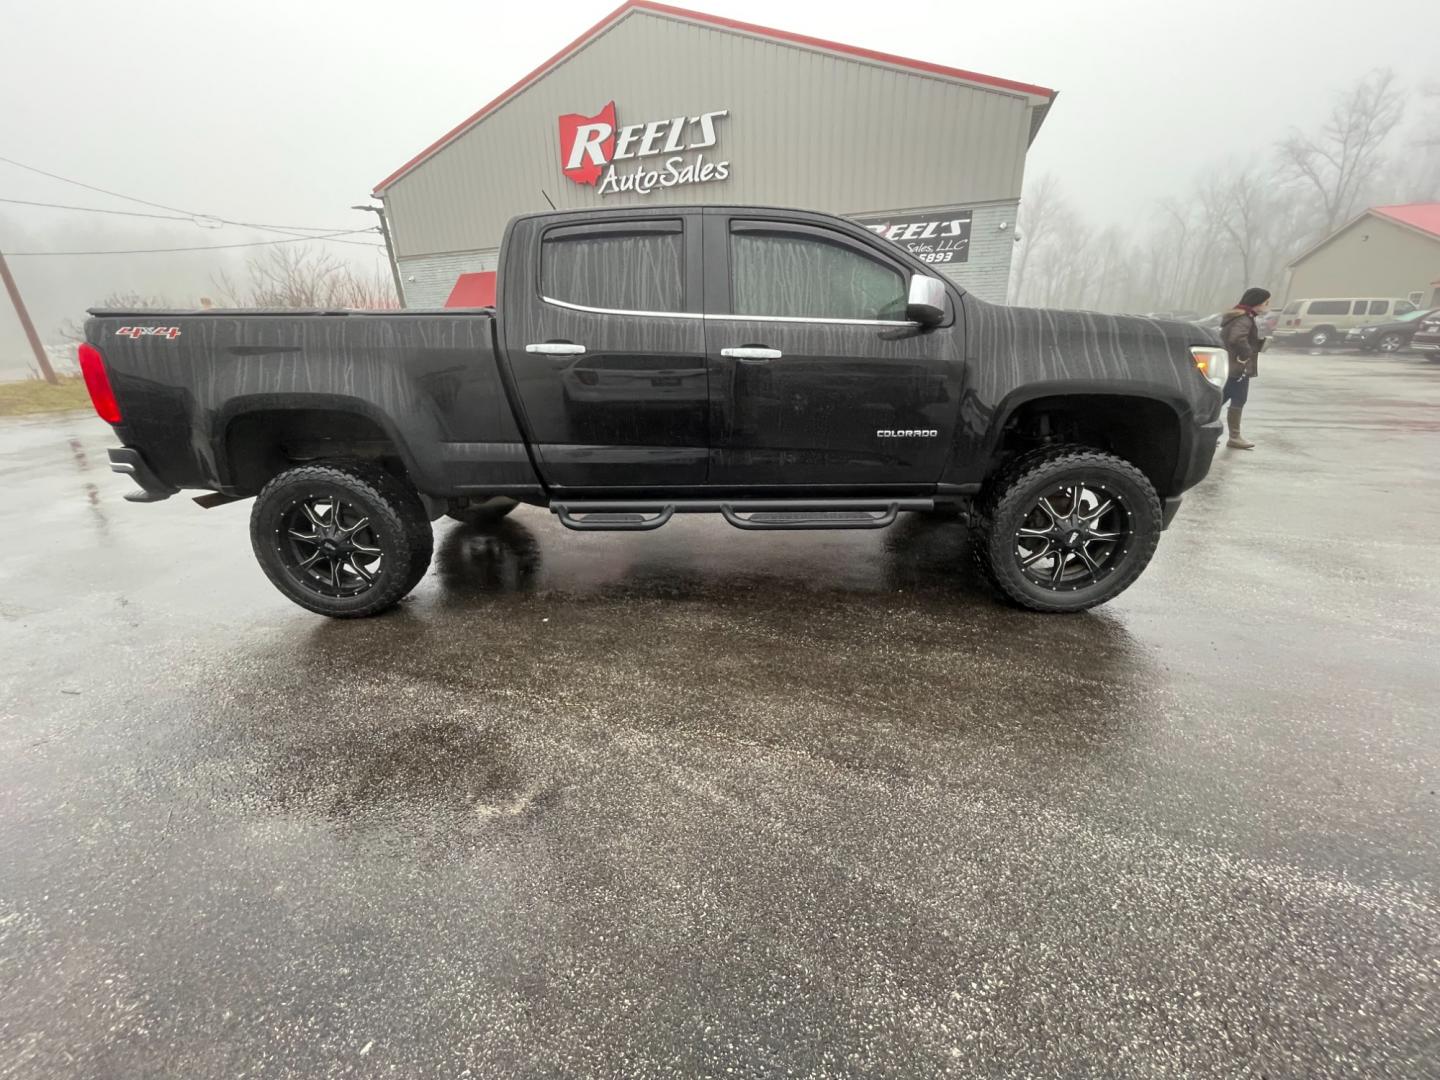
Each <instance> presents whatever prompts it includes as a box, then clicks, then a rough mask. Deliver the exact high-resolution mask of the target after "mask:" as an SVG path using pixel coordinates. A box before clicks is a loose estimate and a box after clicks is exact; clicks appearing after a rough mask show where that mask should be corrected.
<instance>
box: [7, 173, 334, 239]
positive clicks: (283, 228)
mask: <svg viewBox="0 0 1440 1080" xmlns="http://www.w3.org/2000/svg"><path fill="white" fill-rule="evenodd" d="M0 161H3V162H5V164H7V165H14V166H15V167H16V168H17V169H24V170H25V171H26V172H32V173H37V174H39V175H40V176H48V177H49V178H50V179H52V180H59V181H60V182H61V183H63V184H74V185H75V186H76V187H82V188H85V189H86V190H87V191H97V192H99V193H100V194H101V195H109V196H111V197H112V198H116V199H124V200H125V201H126V202H133V203H139V204H140V205H141V206H149V207H151V208H152V209H155V210H169V211H170V212H171V213H173V214H183V215H184V216H185V217H186V218H192V219H193V218H206V219H208V220H210V221H218V222H220V223H221V224H222V225H237V226H240V227H241V228H246V229H261V230H263V231H265V232H278V233H282V234H295V233H301V232H328V233H332V234H334V235H340V234H341V233H342V232H344V231H345V230H337V229H331V228H326V227H325V226H323V225H266V224H261V223H259V222H254V221H232V220H231V219H229V218H223V217H219V216H218V215H215V214H202V213H199V212H198V211H194V210H185V209H182V208H181V207H178V206H166V205H165V204H164V203H157V202H151V201H150V200H149V199H141V198H139V197H137V196H135V195H125V194H123V193H121V192H119V191H111V190H110V189H109V188H102V187H96V186H95V185H94V184H87V183H85V182H84V181H83V180H72V179H71V178H70V177H68V176H61V175H60V174H59V173H52V172H48V171H46V170H45V169H40V168H36V167H35V166H34V165H26V164H25V163H24V162H23V161H16V160H15V159H14V158H8V157H3V156H0ZM6 201H18V200H6ZM102 212H103V211H102ZM112 212H116V213H118V212H119V211H112Z"/></svg>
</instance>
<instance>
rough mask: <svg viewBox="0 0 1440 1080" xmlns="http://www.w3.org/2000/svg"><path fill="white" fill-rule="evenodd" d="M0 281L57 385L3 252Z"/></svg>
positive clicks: (39, 359)
mask: <svg viewBox="0 0 1440 1080" xmlns="http://www.w3.org/2000/svg"><path fill="white" fill-rule="evenodd" d="M382 220H383V219H382ZM0 280H3V281H4V282H5V291H6V292H7V293H9V294H10V302H11V303H12V304H14V305H15V314H16V315H18V316H19V317H20V325H21V327H22V328H23V329H24V330H25V336H26V337H27V338H29V339H30V348H32V349H34V350H35V363H36V364H38V365H39V366H40V374H41V375H43V376H45V381H46V382H48V383H58V382H59V381H60V378H59V376H57V375H56V374H55V369H54V368H52V367H51V366H50V358H49V357H48V356H46V355H45V346H43V345H41V344H40V335H39V334H37V333H35V324H34V323H33V322H31V321H30V312H28V311H26V310H25V301H24V300H22V299H20V286H18V285H16V284H15V279H14V278H13V277H11V276H10V266H9V264H7V263H6V262H5V252H3V251H0Z"/></svg>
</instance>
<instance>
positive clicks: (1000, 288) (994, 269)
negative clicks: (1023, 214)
mask: <svg viewBox="0 0 1440 1080" xmlns="http://www.w3.org/2000/svg"><path fill="white" fill-rule="evenodd" d="M1019 207H1020V203H1019V202H1018V201H1014V202H999V203H986V204H985V205H984V206H977V207H975V208H974V211H973V214H974V216H973V217H972V219H971V221H970V258H969V260H967V261H966V262H963V263H960V264H959V265H958V266H943V265H942V266H941V267H939V269H940V272H941V273H943V274H944V275H945V276H946V277H948V278H949V279H950V280H951V281H953V282H955V283H956V284H957V285H959V286H961V287H962V288H964V289H965V291H966V292H969V293H974V294H975V295H976V296H978V297H979V298H980V299H981V300H989V301H990V302H991V303H995V304H1003V303H1005V299H1006V292H1007V290H1008V288H1009V285H1010V259H1011V257H1012V256H1013V255H1014V254H1015V214H1016V211H1017V210H1018V209H1019ZM1001 222H1005V229H1004V231H1001V229H1000V223H1001Z"/></svg>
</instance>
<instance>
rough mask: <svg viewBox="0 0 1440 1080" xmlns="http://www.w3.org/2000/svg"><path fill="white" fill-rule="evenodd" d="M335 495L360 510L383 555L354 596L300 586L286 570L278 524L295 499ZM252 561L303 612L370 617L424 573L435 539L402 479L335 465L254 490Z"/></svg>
mask: <svg viewBox="0 0 1440 1080" xmlns="http://www.w3.org/2000/svg"><path fill="white" fill-rule="evenodd" d="M311 496H321V497H323V496H334V497H338V498H342V499H344V500H346V501H347V502H348V503H350V504H352V505H354V506H356V507H357V508H359V509H360V510H361V511H362V512H363V513H364V514H365V515H366V516H367V517H368V518H369V519H370V521H371V528H372V529H373V530H374V533H375V535H376V537H377V539H378V542H379V545H380V547H381V549H382V551H383V553H384V565H383V567H382V569H381V571H380V574H379V576H378V579H377V580H376V581H375V583H374V584H373V585H371V586H370V587H369V588H367V589H366V590H365V591H364V592H361V593H360V594H359V595H355V596H343V597H342V596H325V595H321V594H320V593H317V592H314V591H312V590H310V589H308V588H306V587H305V586H304V585H303V584H301V583H300V581H298V580H297V579H296V577H295V576H294V574H293V573H292V570H291V568H290V567H289V566H288V565H287V563H286V561H285V558H284V556H283V554H282V549H281V545H280V542H279V533H280V523H281V521H282V519H283V515H284V514H285V512H286V511H287V509H288V508H290V507H293V506H294V505H295V504H296V503H297V502H298V501H299V500H301V499H302V498H307V497H311ZM250 543H251V547H252V548H253V549H254V551H255V558H256V560H257V561H258V562H259V563H260V568H261V569H262V570H263V571H264V572H265V576H266V577H268V578H269V579H270V581H271V584H273V585H274V586H275V587H276V588H277V589H279V590H280V592H282V593H283V594H285V596H287V597H288V598H289V599H291V600H293V601H294V602H295V603H297V604H299V605H300V606H301V607H303V608H306V609H307V610H309V611H314V612H316V613H318V614H321V615H328V616H330V617H331V618H336V619H353V618H361V617H364V616H367V615H376V614H379V613H380V612H382V611H385V610H386V609H388V608H391V607H393V606H394V605H395V604H396V603H398V602H399V601H400V599H401V598H402V597H404V596H405V595H406V594H407V593H409V592H410V590H411V589H413V588H414V587H415V586H416V584H418V583H419V581H420V579H421V578H422V577H424V576H425V571H426V570H427V569H428V568H429V565H430V558H431V555H432V553H433V551H434V534H433V533H432V531H431V529H430V519H429V516H428V515H427V514H426V512H425V507H424V504H423V503H421V501H420V497H419V495H417V494H416V493H415V491H414V489H413V488H411V487H410V486H409V485H408V484H406V483H405V482H404V481H403V480H401V479H399V478H398V477H396V476H394V475H393V474H391V473H390V472H387V471H386V470H385V469H384V468H382V467H381V466H379V465H376V464H373V463H371V462H363V461H355V462H350V461H335V462H326V463H325V464H323V465H321V464H316V465H301V466H297V467H296V468H293V469H287V470H286V471H284V472H282V473H280V474H279V475H278V476H276V477H275V478H274V479H272V480H271V481H270V482H269V483H268V484H266V485H265V487H264V488H263V489H261V491H260V494H259V495H258V496H256V499H255V506H254V508H253V509H252V511H251V514H250Z"/></svg>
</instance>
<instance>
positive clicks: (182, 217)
mask: <svg viewBox="0 0 1440 1080" xmlns="http://www.w3.org/2000/svg"><path fill="white" fill-rule="evenodd" d="M0 202H3V203H14V204H15V205H16V206H44V207H48V208H49V209H51V210H83V211H85V212H86V213H89V214H119V215H121V216H123V217H143V218H157V219H159V220H161V221H194V220H195V218H193V217H191V216H189V215H188V214H147V213H145V212H144V211H143V210H110V209H107V208H105V207H100V206H67V205H65V204H64V203H53V202H33V201H32V200H30V199H8V198H6V197H4V196H3V195H0Z"/></svg>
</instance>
